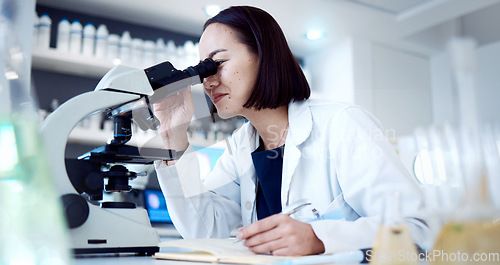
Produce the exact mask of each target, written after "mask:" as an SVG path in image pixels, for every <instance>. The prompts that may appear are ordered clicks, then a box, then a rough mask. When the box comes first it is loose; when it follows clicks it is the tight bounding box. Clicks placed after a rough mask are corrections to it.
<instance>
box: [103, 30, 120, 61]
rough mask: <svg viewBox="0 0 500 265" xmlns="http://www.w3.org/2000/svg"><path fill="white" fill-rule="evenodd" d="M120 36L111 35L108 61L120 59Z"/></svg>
mask: <svg viewBox="0 0 500 265" xmlns="http://www.w3.org/2000/svg"><path fill="white" fill-rule="evenodd" d="M119 52H120V36H118V35H116V34H109V36H108V44H107V46H106V59H108V60H114V59H117V58H119V57H120V53H119Z"/></svg>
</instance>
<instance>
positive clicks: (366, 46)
mask: <svg viewBox="0 0 500 265" xmlns="http://www.w3.org/2000/svg"><path fill="white" fill-rule="evenodd" d="M305 64H306V66H307V68H308V69H309V70H310V72H311V77H312V84H311V86H312V90H313V95H320V96H321V97H323V98H328V99H332V100H335V101H343V102H350V103H354V104H357V105H360V106H362V107H364V108H366V109H367V110H368V111H370V112H372V113H373V114H374V115H375V116H376V117H377V118H378V119H379V120H380V121H381V122H382V124H383V125H384V127H385V128H386V129H390V130H393V131H395V133H396V134H397V135H406V134H411V133H412V132H413V130H414V129H415V128H416V127H418V126H427V125H429V124H430V123H431V121H432V104H431V91H430V88H431V84H430V68H429V67H430V62H429V60H428V59H427V58H426V57H423V56H420V55H418V54H414V53H409V52H407V51H404V50H399V49H394V48H392V47H386V46H381V45H378V44H374V43H372V42H370V41H365V40H360V39H354V38H349V39H345V40H344V41H342V42H340V43H338V44H336V45H332V47H331V48H329V49H327V50H324V51H321V52H318V53H316V54H313V55H311V56H307V57H306V58H305Z"/></svg>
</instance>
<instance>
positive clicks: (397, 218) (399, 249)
mask: <svg viewBox="0 0 500 265" xmlns="http://www.w3.org/2000/svg"><path fill="white" fill-rule="evenodd" d="M417 257H418V256H417V248H416V246H415V243H414V242H413V239H412V237H411V234H410V230H409V229H408V225H407V224H406V223H405V221H404V219H403V216H401V212H400V208H399V192H394V193H391V194H388V195H386V196H385V198H384V215H383V220H382V224H381V225H380V227H379V230H378V233H377V236H376V237H375V241H374V242H373V247H372V251H371V253H370V254H369V258H368V260H369V262H370V264H393V265H396V264H397V265H410V264H418V263H419V260H418V259H417Z"/></svg>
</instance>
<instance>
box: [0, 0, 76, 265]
mask: <svg viewBox="0 0 500 265" xmlns="http://www.w3.org/2000/svg"><path fill="white" fill-rule="evenodd" d="M0 5H1V14H0V65H1V67H2V69H3V71H2V72H1V74H0V264H1V265H4V264H6V265H7V264H9V265H11V264H12V265H14V264H23V265H24V264H26V265H38V264H40V265H42V264H53V265H62V264H70V263H71V262H72V261H71V258H70V257H71V256H70V251H69V248H68V246H69V240H68V238H67V236H68V235H67V230H66V223H65V221H64V219H63V212H62V205H61V202H60V200H59V196H58V194H57V192H56V189H55V186H54V180H53V178H52V176H51V173H50V169H49V166H48V163H47V161H46V159H47V158H48V156H47V155H46V152H45V148H44V146H43V142H42V140H41V136H40V133H39V128H38V127H39V124H38V114H37V108H36V107H35V106H36V104H35V101H34V99H33V97H32V96H31V95H30V85H29V84H30V82H29V70H30V66H29V59H27V58H29V57H30V52H29V45H27V46H26V45H24V42H27V41H29V37H28V38H24V37H23V36H26V34H27V35H28V36H31V31H32V29H31V22H29V23H24V22H22V20H23V19H22V17H24V18H26V17H27V16H23V15H26V14H32V13H33V10H34V1H17V0H0ZM29 17H32V15H31V16H29ZM24 20H26V19H24ZM23 24H24V25H27V26H28V27H24V29H25V30H24V31H23V30H22V29H23V26H22V25H23ZM25 32H27V33H26V34H24V33H25ZM23 34H24V35H23ZM29 43H31V41H29ZM26 47H27V48H26Z"/></svg>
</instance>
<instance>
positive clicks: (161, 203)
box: [144, 146, 224, 223]
mask: <svg viewBox="0 0 500 265" xmlns="http://www.w3.org/2000/svg"><path fill="white" fill-rule="evenodd" d="M193 148H194V150H195V151H196V153H197V155H198V162H199V165H200V171H201V172H200V174H201V176H200V177H201V179H202V180H204V179H205V178H206V176H207V175H208V173H210V171H211V170H212V169H213V168H214V166H215V163H216V162H217V159H219V157H220V156H221V155H222V153H223V152H224V149H219V148H206V147H196V146H194V147H193ZM144 198H145V199H144V201H145V203H144V204H145V206H144V207H145V208H146V210H147V211H148V214H149V219H150V220H151V222H152V223H171V222H172V219H171V218H170V215H169V213H168V210H167V203H166V200H165V197H164V196H163V193H162V192H161V191H160V190H152V189H147V190H144Z"/></svg>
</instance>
